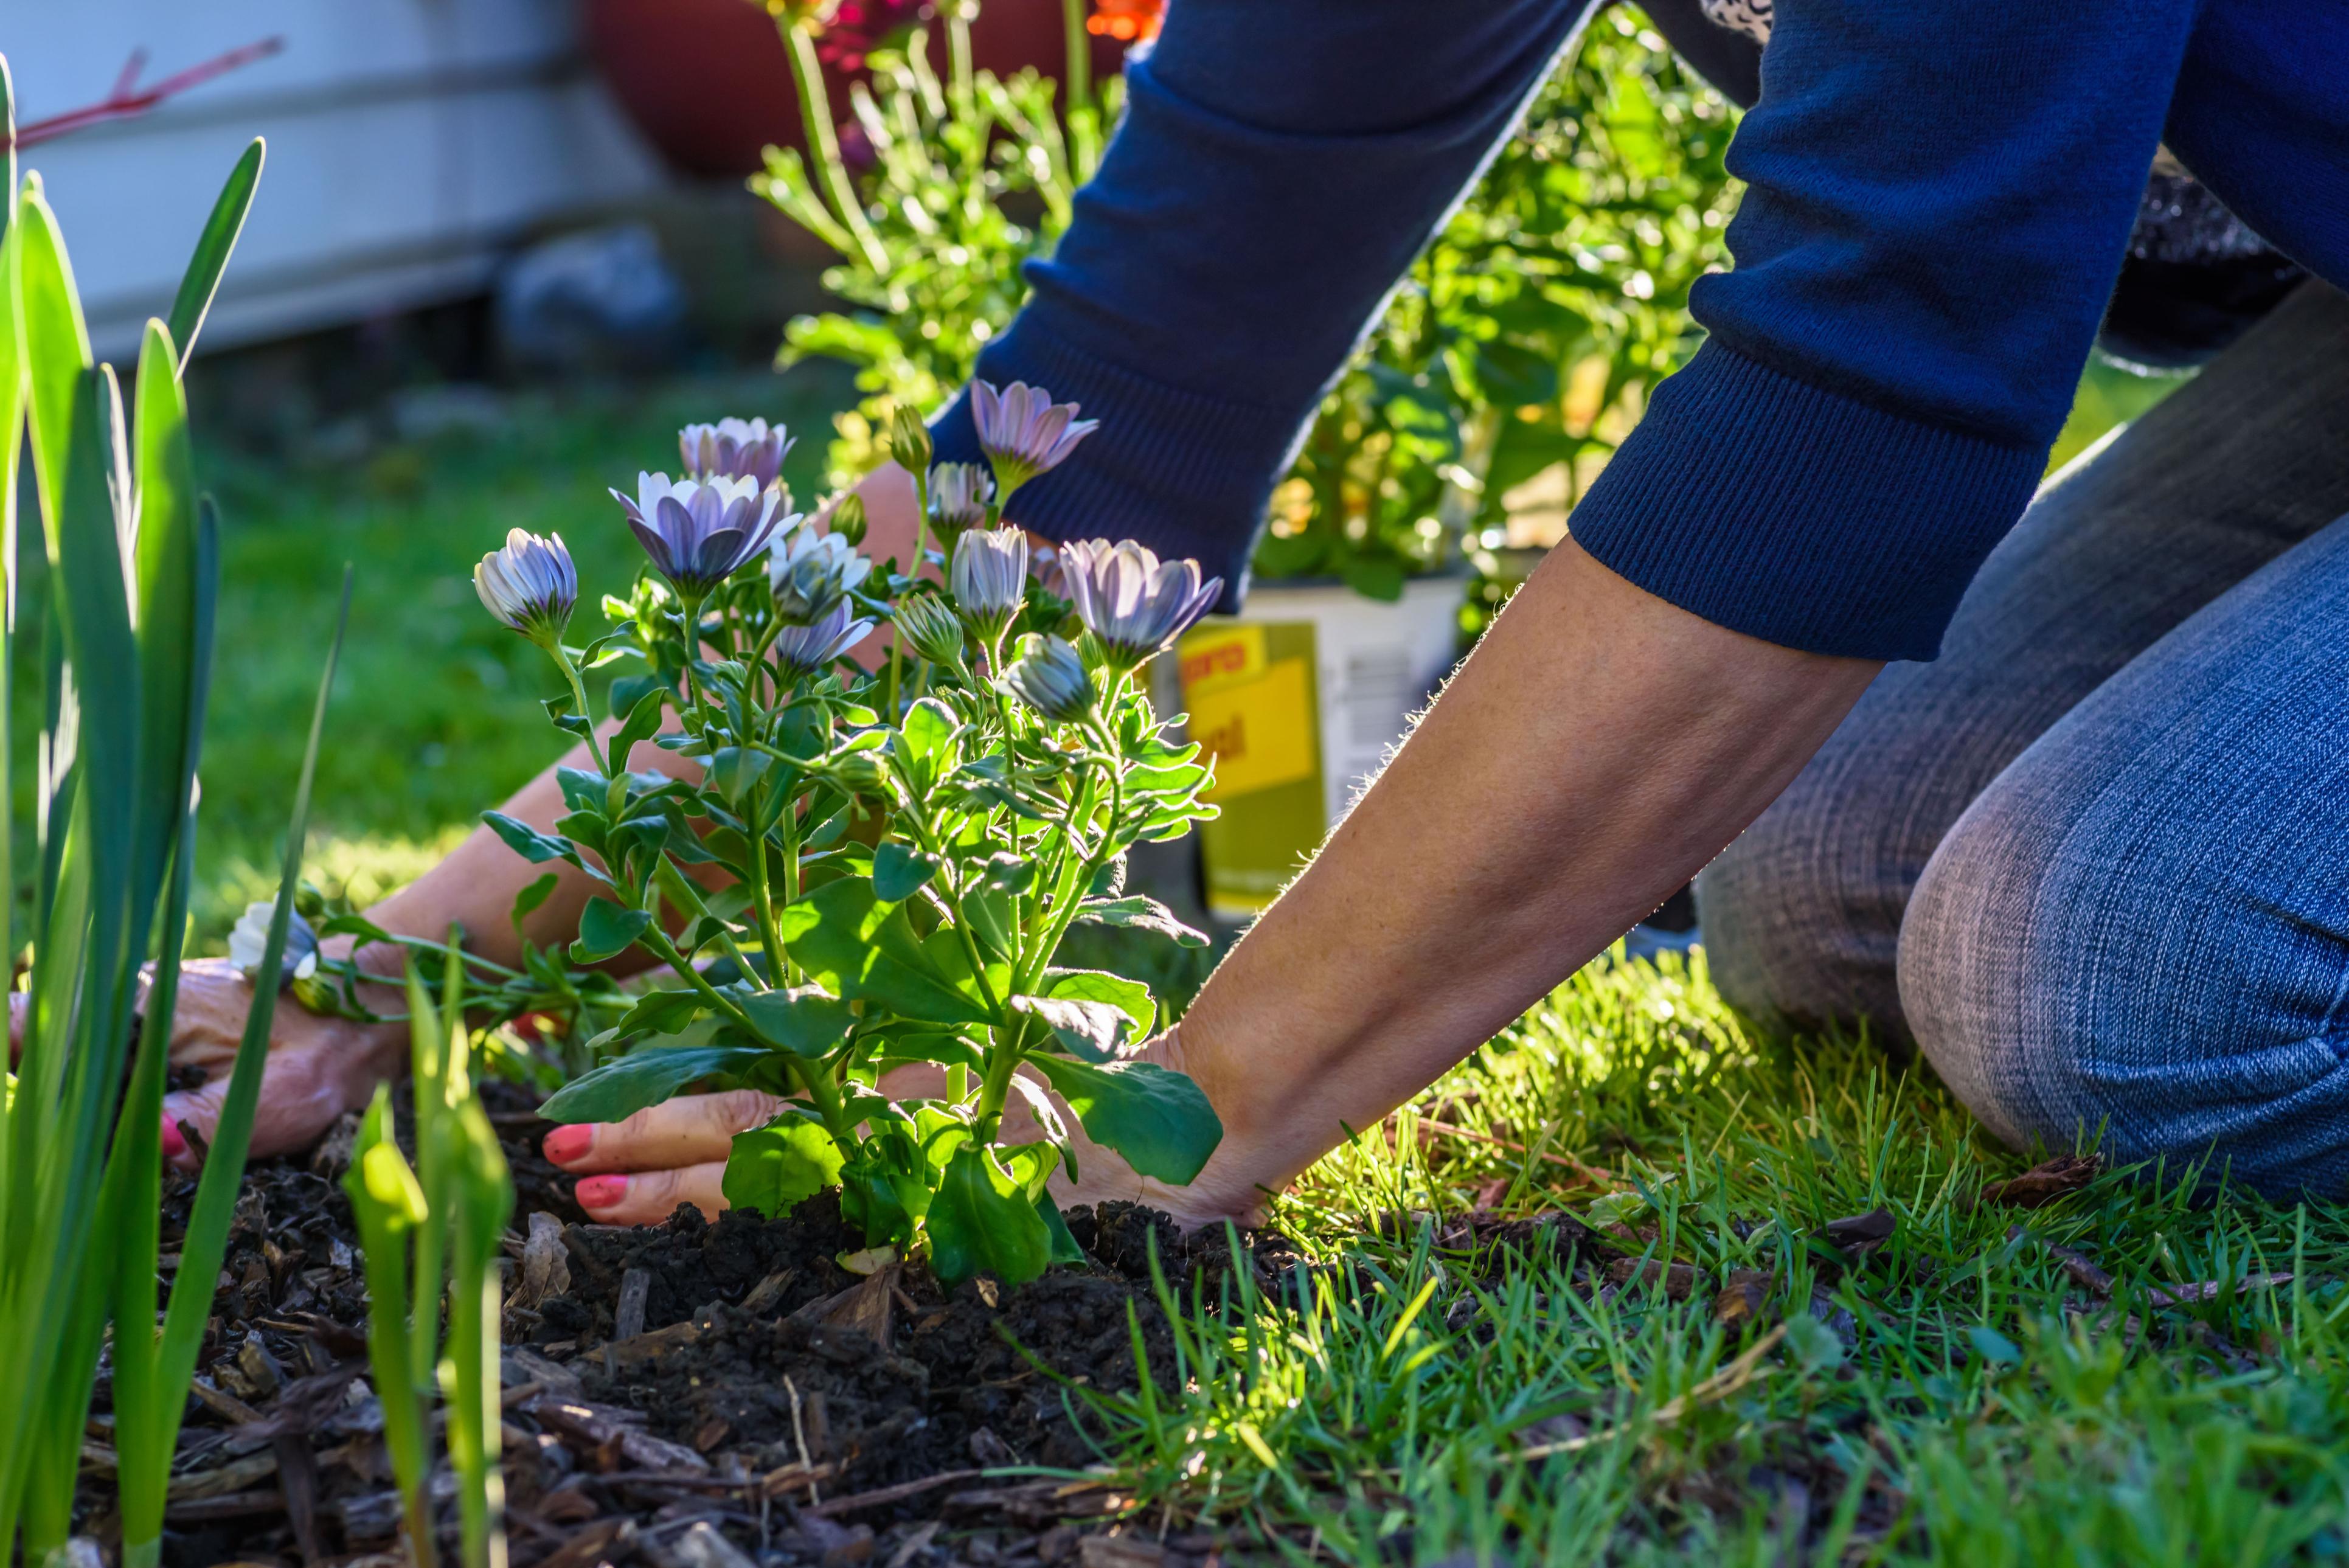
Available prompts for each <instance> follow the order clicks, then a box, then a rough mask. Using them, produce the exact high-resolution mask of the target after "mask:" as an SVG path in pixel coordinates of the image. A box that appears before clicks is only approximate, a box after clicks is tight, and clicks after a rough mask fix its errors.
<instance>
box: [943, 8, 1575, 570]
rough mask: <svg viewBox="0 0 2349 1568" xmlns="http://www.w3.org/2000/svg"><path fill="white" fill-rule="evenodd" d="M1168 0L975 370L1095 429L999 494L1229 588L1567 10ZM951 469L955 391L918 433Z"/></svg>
mask: <svg viewBox="0 0 2349 1568" xmlns="http://www.w3.org/2000/svg"><path fill="white" fill-rule="evenodd" d="M1442 9H1443V12H1444V17H1443V20H1442V22H1441V24H1440V25H1436V24H1433V23H1432V22H1431V20H1430V15H1429V11H1428V7H1427V5H1426V0H1339V3H1333V0H1174V4H1173V5H1169V6H1168V7H1167V13H1166V23H1165V30H1164V33H1163V34H1162V35H1161V36H1160V37H1159V39H1158V41H1157V44H1156V46H1155V47H1154V49H1152V50H1151V51H1150V52H1149V53H1148V54H1147V55H1146V56H1143V57H1139V58H1136V59H1134V60H1133V61H1131V62H1130V63H1129V66H1128V68H1127V71H1126V78H1125V79H1126V110H1125V119H1124V123H1123V125H1122V126H1121V127H1120V128H1119V129H1118V132H1117V134H1116V136H1115V137H1114V138H1113V139H1112V141H1111V143H1110V146H1109V149H1108V150H1107V152H1106V153H1105V155H1104V156H1103V159H1102V166H1101V169H1100V170H1099V171H1098V172H1097V173H1096V174H1095V176H1094V178H1093V179H1092V181H1091V182H1090V183H1088V184H1087V185H1086V186H1085V188H1084V189H1083V190H1082V191H1080V192H1079V193H1078V196H1077V199H1076V203H1075V211H1074V216H1073V220H1072V222H1071V225H1070V227H1069V230H1068V232H1066V233H1065V234H1063V235H1062V236H1061V242H1060V245H1059V247H1058V249H1057V251H1056V252H1055V253H1054V254H1053V255H1052V256H1051V258H1050V259H1049V260H1046V261H1041V262H1035V263H1030V265H1029V267H1028V279H1029V282H1030V285H1031V288H1032V293H1031V294H1030V299H1029V302H1028V304H1027V305H1026V306H1025V307H1024V308H1023V309H1022V310H1021V311H1020V313H1019V316H1018V318H1017V319H1016V320H1015V321H1014V322H1013V323H1012V325H1011V327H1010V329H1009V331H1007V332H1006V333H1005V334H1004V335H1002V336H1001V337H1000V338H999V339H998V340H997V341H995V342H994V343H992V344H989V345H988V346H987V348H986V349H985V350H984V351H983V352H982V353H981V354H980V356H979V358H978V375H979V376H980V377H984V378H985V379H987V380H989V381H993V382H995V383H997V384H998V385H1001V384H1004V383H1007V382H1010V381H1026V382H1029V383H1030V384H1031V385H1039V386H1042V387H1047V388H1049V389H1050V391H1051V393H1052V395H1053V396H1054V397H1057V398H1060V399H1061V400H1063V401H1069V400H1074V401H1076V402H1078V403H1080V404H1082V405H1083V406H1084V407H1085V410H1086V412H1087V413H1088V414H1089V415H1097V416H1099V417H1101V418H1102V428H1101V430H1100V431H1099V432H1098V433H1096V434H1095V435H1093V436H1092V437H1091V438H1088V439H1087V440H1086V441H1085V443H1084V444H1083V445H1082V446H1081V447H1079V448H1078V449H1077V450H1076V453H1075V454H1074V456H1072V457H1071V459H1069V461H1068V462H1066V463H1065V464H1063V465H1062V466H1061V468H1059V469H1055V470H1053V471H1052V472H1051V473H1049V474H1047V475H1045V476H1044V477H1043V478H1041V479H1040V480H1035V481H1033V482H1032V483H1031V484H1030V485H1029V486H1027V487H1026V488H1025V489H1023V490H1021V491H1020V493H1019V521H1021V522H1022V523H1024V524H1025V525H1027V526H1028V527H1030V528H1032V529H1034V530H1036V531H1038V532H1040V533H1042V534H1044V535H1046V536H1047V537H1050V538H1059V539H1075V538H1081V537H1086V536H1089V535H1092V534H1099V533H1115V534H1117V535H1120V536H1122V537H1129V538H1133V539H1135V540H1138V541H1139V542H1142V543H1143V544H1146V545H1148V546H1150V547H1151V548H1152V549H1154V550H1156V551H1157V552H1160V553H1161V554H1162V555H1174V556H1190V557H1194V558H1196V559H1197V560H1198V561H1199V562H1201V564H1202V565H1203V566H1205V567H1206V569H1207V570H1208V571H1209V572H1211V573H1220V574H1221V575H1222V576H1223V578H1224V580H1225V582H1226V583H1227V584H1229V585H1230V588H1229V590H1228V591H1227V593H1228V595H1229V596H1228V597H1227V601H1226V602H1227V603H1231V602H1233V601H1234V600H1236V598H1237V592H1238V590H1239V587H1240V585H1241V583H1243V582H1244V581H1245V578H1246V573H1247V558H1248V552H1249V549H1250V547H1251V546H1252V544H1253V542H1254V541H1255V537H1256V533H1257V528H1258V526H1259V525H1260V523H1261V521H1262V520H1263V518H1264V516H1265V511H1266V508H1267V504H1268V501H1269V500H1270V496H1271V491H1272V487H1273V485H1274V484H1275V483H1276V482H1277V481H1278V480H1279V478H1280V476H1281V475H1282V474H1283V473H1284V472H1285V471H1286V470H1287V469H1288V463H1289V460H1290V459H1291V457H1292V455H1293V453H1294V451H1295V449H1296V446H1297V443H1298V441H1299V438H1300V437H1301V435H1302V433H1303V431H1304V429H1305V428H1306V426H1307V423H1308V421H1309V419H1310V418H1311V416H1312V414H1313V412H1314V410H1315V409H1316V407H1318V405H1319V401H1320V398H1321V395H1322V392H1323V389H1324V387H1326V386H1327V385H1328V384H1329V382H1330V379H1331V377H1333V376H1334V375H1335V373H1336V372H1337V371H1338V370H1339V369H1340V367H1341V366H1342V365H1343V364H1344V362H1345V360H1346V358H1347V356H1348V355H1349V354H1350V352H1351V350H1352V349H1353V347H1354V346H1355V345H1356V343H1357V342H1358V341H1359V340H1360V338H1361V335H1362V333H1363V332H1364V330H1365V329H1366V328H1367V326H1368V325H1369V324H1370V323H1371V320H1372V319H1373V318H1374V317H1375V315H1376V314H1377V312H1378V310H1379V309H1380V307H1381V303H1382V302H1383V301H1384V299H1385V297H1386V295H1387V294H1388V292H1389V291H1390V290H1391V289H1392V287H1393V286H1394V283H1395V280H1396V279H1397V278H1398V277H1400V276H1401V275H1402V273H1404V272H1405V271H1406V270H1407V269H1408V268H1409V266H1410V265H1411V263H1412V260H1413V257H1414V256H1416V255H1417V254H1418V253H1419V251H1420V249H1421V247H1422V246H1423V245H1424V244H1425V243H1426V242H1427V240H1428V238H1429V236H1430V235H1431V234H1433V232H1434V231H1435V229H1436V228H1437V227H1438V226H1439V225H1440V224H1441V223H1442V222H1443V221H1444V217H1445V216H1446V215H1447V213H1448V212H1449V211H1450V210H1451V208H1452V207H1453V205H1454V203H1455V202H1456V201H1458V200H1459V198H1460V195H1461V193H1462V191H1464V190H1465V189H1466V188H1467V187H1468V186H1470V185H1471V184H1473V183H1474V181H1475V178H1476V176H1477V174H1478V173H1479V171H1480V170H1482V168H1483V166H1484V163H1485V160H1486V159H1487V158H1488V157H1489V156H1490V154H1491V152H1492V151H1493V150H1494V149H1495V147H1497V146H1498V145H1499V143H1500V141H1501V139H1503V138H1504V137H1505V136H1506V134H1507V133H1508V131H1509V130H1510V129H1511V128H1512V127H1513V126H1514V124H1515V122H1516V118H1517V115H1518V112H1519V110H1520V109H1521V108H1522V107H1523V106H1524V104H1525V102H1526V99H1527V98H1529V97H1530V96H1531V94H1532V92H1533V91H1534V89H1535V88H1537V87H1538V86H1539V85H1540V84H1541V82H1542V80H1543V79H1544V77H1546V75H1547V72H1548V69H1549V67H1550V66H1551V64H1552V63H1553V61H1554V60H1555V59H1556V57H1557V54H1558V51H1559V49H1560V48H1561V47H1562V46H1563V45H1564V43H1565V41H1566V39H1567V37H1568V35H1569V33H1570V32H1571V30H1572V29H1573V27H1574V26H1575V25H1576V23H1577V22H1578V20H1579V18H1580V16H1581V15H1582V14H1583V10H1584V5H1583V3H1582V0H1445V4H1444V6H1443V7H1442ZM932 434H933V438H934V439H935V441H936V446H937V450H938V455H939V456H940V457H941V458H943V459H950V460H957V461H972V460H975V459H978V455H979V453H978V440H977V437H976V434H975V432H974V431H973V429H972V428H971V419H970V413H969V409H968V399H967V396H966V397H957V399H956V400H955V401H954V403H953V404H952V405H951V406H949V407H947V410H946V411H945V412H944V413H943V414H942V415H940V416H939V417H938V418H937V419H936V422H935V424H934V426H933V428H932Z"/></svg>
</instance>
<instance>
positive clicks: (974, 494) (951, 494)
mask: <svg viewBox="0 0 2349 1568" xmlns="http://www.w3.org/2000/svg"><path fill="white" fill-rule="evenodd" d="M994 499H995V480H993V479H992V478H990V477H989V476H988V471H987V469H984V468H982V467H981V466H980V465H978V464H977V463H940V464H939V465H938V466H937V467H936V468H934V469H931V470H930V527H931V529H932V530H933V531H935V532H936V534H937V536H938V539H939V541H940V542H942V543H947V544H951V543H953V542H954V541H955V540H956V539H957V537H959V536H960V535H961V534H962V533H963V532H964V531H966V530H968V529H973V528H981V527H984V526H985V525H986V523H987V508H988V502H989V501H992V500H994Z"/></svg>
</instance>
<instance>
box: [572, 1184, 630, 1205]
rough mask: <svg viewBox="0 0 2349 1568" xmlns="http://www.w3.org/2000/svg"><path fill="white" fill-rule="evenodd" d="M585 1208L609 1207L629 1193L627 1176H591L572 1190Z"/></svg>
mask: <svg viewBox="0 0 2349 1568" xmlns="http://www.w3.org/2000/svg"><path fill="white" fill-rule="evenodd" d="M572 1191H574V1193H575V1194H576V1195H577V1196H578V1199H579V1206H580V1207H581V1208H583V1209H608V1208H610V1207H611V1206H612V1205H613V1204H615V1203H616V1202H619V1201H620V1200H621V1199H623V1198H625V1197H626V1196H627V1195H628V1179H627V1178H626V1176H590V1177H588V1178H587V1179H586V1180H585V1181H582V1182H580V1183H579V1185H578V1186H577V1187H575V1188H574V1189H573V1190H572Z"/></svg>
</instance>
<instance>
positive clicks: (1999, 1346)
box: [1786, 1313, 2023, 1367]
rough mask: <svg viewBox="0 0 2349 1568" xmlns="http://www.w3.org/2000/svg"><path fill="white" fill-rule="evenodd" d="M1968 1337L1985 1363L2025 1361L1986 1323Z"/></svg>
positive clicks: (1839, 1353)
mask: <svg viewBox="0 0 2349 1568" xmlns="http://www.w3.org/2000/svg"><path fill="white" fill-rule="evenodd" d="M1795 1316H1797V1317H1801V1316H1803V1314H1800V1313H1797V1314H1796V1315H1795ZM1820 1332H1821V1333H1823V1334H1826V1335H1827V1337H1828V1338H1830V1339H1833V1338H1834V1337H1835V1336H1834V1335H1833V1334H1832V1333H1831V1332H1829V1331H1828V1330H1826V1329H1825V1328H1822V1329H1821V1330H1820ZM1786 1337H1787V1338H1789V1339H1792V1338H1793V1337H1794V1323H1793V1320H1792V1319H1789V1320H1788V1322H1787V1326H1786ZM1966 1337H1967V1338H1968V1339H1969V1340H1971V1341H1972V1343H1973V1347H1974V1351H1975V1353H1976V1354H1977V1355H1979V1356H1980V1357H1982V1359H1983V1360H1985V1361H1990V1362H1995V1363H1996V1364H1997V1365H1999V1366H2001V1367H2012V1366H2013V1365H2014V1364H2015V1363H2016V1362H2018V1361H2021V1360H2022V1359H2023V1347H2022V1346H2019V1345H2017V1344H2015V1342H2014V1341H2013V1340H2012V1339H2009V1338H2008V1337H2007V1336H2005V1335H2003V1334H2001V1333H2000V1332H1999V1331H1998V1330H1997V1329H1995V1328H1992V1327H1991V1326H1990V1325H1988V1324H1986V1323H1976V1324H1971V1325H1969V1326H1967V1328H1966ZM1835 1358H1836V1360H1837V1361H1840V1360H1842V1359H1843V1346H1842V1343H1841V1342H1840V1341H1837V1345H1836V1357H1835ZM1804 1359H1805V1360H1806V1361H1807V1360H1809V1359H1810V1358H1809V1357H1804Z"/></svg>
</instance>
